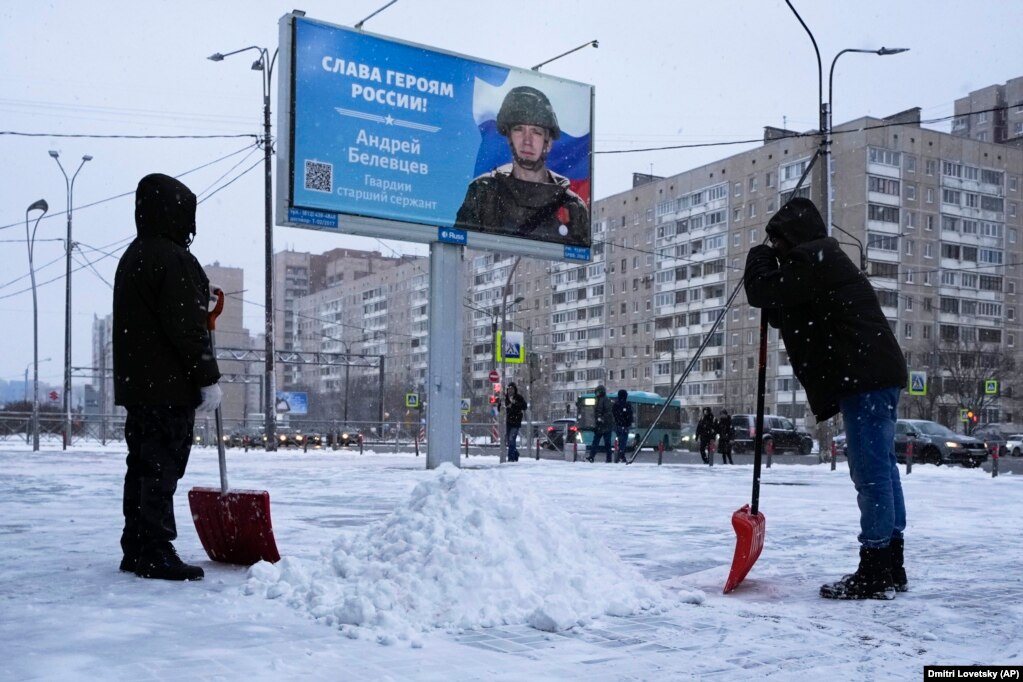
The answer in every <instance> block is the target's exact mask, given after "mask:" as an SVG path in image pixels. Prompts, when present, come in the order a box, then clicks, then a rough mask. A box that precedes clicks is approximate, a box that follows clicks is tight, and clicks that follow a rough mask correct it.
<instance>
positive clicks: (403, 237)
mask: <svg viewBox="0 0 1023 682" xmlns="http://www.w3.org/2000/svg"><path fill="white" fill-rule="evenodd" d="M297 21H302V22H310V23H312V24H316V25H320V26H322V27H325V28H328V29H335V30H340V31H345V32H350V33H353V34H357V35H359V36H365V37H368V38H370V39H373V40H380V41H384V42H386V43H393V44H395V45H397V46H403V47H410V48H414V49H419V50H425V51H427V52H430V53H434V54H437V55H446V56H450V57H454V58H456V59H459V60H465V61H469V62H473V63H476V64H480V65H484V66H491V67H495V68H498V69H506V70H508V72H509V73H513V72H517V73H519V74H532V75H531V76H530V77H537V78H543V79H546V80H550V81H559V82H561V83H564V84H569V85H572V86H580V87H582V88H587V89H588V90H589V149H588V152H587V160H588V168H589V176H588V177H589V182H590V189H589V197H588V199H589V200H588V201H587V202H586V204H587V210H588V225H587V226H586V234H587V238H586V242H587V244H586V245H576V244H563V243H556V242H551V241H541V240H537V239H527V238H523V237H515V236H510V235H505V234H495V233H490V232H482V231H477V230H472V229H460V228H457V227H454V226H451V225H436V224H427V223H424V222H411V221H401V220H395V219H390V218H381V217H376V216H373V215H366V214H357V213H348V212H335V211H330V210H323V209H321V208H316V207H310V206H304V205H301V204H296V203H295V182H296V177H297V175H298V174H299V173H300V172H301V171H300V170H299V169H298V168H296V160H295V147H296V143H295V140H296V115H295V106H296V104H295V97H296V59H297V58H296V44H295V32H296V23H297ZM279 34H280V45H279V49H280V52H281V58H280V62H279V66H278V68H279V72H278V81H277V83H278V89H277V96H278V102H277V131H278V135H277V140H276V142H277V144H276V146H277V157H278V158H277V171H276V176H277V177H276V180H277V193H276V199H275V222H276V224H277V225H283V226H288V227H299V228H305V229H314V230H319V231H325V232H335V233H338V234H351V235H357V236H364V237H376V238H381V239H393V240H397V241H411V242H418V243H424V244H431V243H437V242H440V243H447V244H455V245H460V246H468V247H470V248H473V249H477V250H484V251H496V252H501V253H510V254H516V255H522V256H527V257H532V258H541V259H545V260H562V261H566V262H574V263H583V262H590V261H591V260H592V251H593V223H594V220H593V215H592V206H593V181H594V174H595V169H594V158H595V157H594V153H593V130H594V118H595V109H594V107H595V99H596V98H595V89H594V87H593V86H592V85H589V84H586V83H579V82H577V81H571V80H568V79H563V78H558V77H556V76H549V75H547V74H538V73H536V72H532V71H530V70H528V69H522V68H519V67H515V66H510V65H507V64H500V63H497V62H491V61H488V60H484V59H477V58H475V57H469V56H466V55H462V54H458V53H454V52H449V51H446V50H441V49H437V48H433V47H429V46H424V45H419V44H417V43H412V42H407V41H402V40H397V39H394V38H391V37H388V36H382V35H377V34H373V33H370V32H367V31H363V30H361V29H353V28H349V27H346V26H340V25H337V24H332V23H329V22H324V21H320V20H317V19H311V18H309V17H306V16H304V15H303V14H301V13H299V14H296V13H294V12H292V13H288V14H285V15H284V16H282V17H281V19H280V21H279ZM471 180H472V178H468V181H471ZM468 181H467V183H466V184H468Z"/></svg>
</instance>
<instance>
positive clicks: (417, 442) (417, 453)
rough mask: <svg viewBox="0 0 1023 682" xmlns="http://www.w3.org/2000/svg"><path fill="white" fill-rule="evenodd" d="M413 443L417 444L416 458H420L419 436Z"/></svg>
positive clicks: (416, 436) (417, 435)
mask: <svg viewBox="0 0 1023 682" xmlns="http://www.w3.org/2000/svg"><path fill="white" fill-rule="evenodd" d="M413 442H414V443H415V444H416V457H418V456H419V434H418V433H417V434H416V435H415V438H414V440H413Z"/></svg>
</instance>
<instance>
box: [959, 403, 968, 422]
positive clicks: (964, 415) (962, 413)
mask: <svg viewBox="0 0 1023 682" xmlns="http://www.w3.org/2000/svg"><path fill="white" fill-rule="evenodd" d="M969 412H970V410H969V409H968V408H966V407H960V408H959V421H961V422H968V421H970V416H969Z"/></svg>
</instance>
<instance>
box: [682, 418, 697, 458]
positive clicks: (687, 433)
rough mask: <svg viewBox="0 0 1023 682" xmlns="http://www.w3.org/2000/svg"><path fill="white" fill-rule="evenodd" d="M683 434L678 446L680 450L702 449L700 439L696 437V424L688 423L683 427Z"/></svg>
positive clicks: (693, 450) (692, 450) (695, 450)
mask: <svg viewBox="0 0 1023 682" xmlns="http://www.w3.org/2000/svg"><path fill="white" fill-rule="evenodd" d="M681 434H682V435H681V437H680V438H679V446H678V447H679V449H680V450H688V451H689V452H699V451H700V441H699V440H698V439H697V438H696V426H695V425H693V424H686V425H685V426H683V427H682V431H681Z"/></svg>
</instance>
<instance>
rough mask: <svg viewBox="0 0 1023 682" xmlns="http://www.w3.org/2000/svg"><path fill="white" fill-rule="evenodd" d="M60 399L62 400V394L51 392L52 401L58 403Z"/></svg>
mask: <svg viewBox="0 0 1023 682" xmlns="http://www.w3.org/2000/svg"><path fill="white" fill-rule="evenodd" d="M59 399H60V393H57V392H56V391H50V400H53V401H54V402H56V401H57V400H59Z"/></svg>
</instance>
